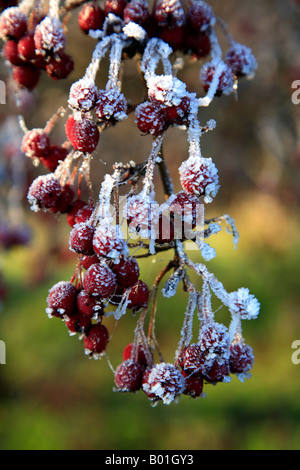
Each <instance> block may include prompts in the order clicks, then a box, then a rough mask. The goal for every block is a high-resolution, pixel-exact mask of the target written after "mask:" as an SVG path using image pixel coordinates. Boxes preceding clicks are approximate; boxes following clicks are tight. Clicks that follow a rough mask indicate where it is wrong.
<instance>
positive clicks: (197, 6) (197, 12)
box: [186, 0, 216, 33]
mask: <svg viewBox="0 0 300 470" xmlns="http://www.w3.org/2000/svg"><path fill="white" fill-rule="evenodd" d="M186 16H187V24H188V27H189V28H190V29H192V30H193V31H194V32H195V33H199V32H200V31H201V32H203V31H207V30H210V28H211V27H212V26H213V25H214V24H215V22H216V18H215V15H214V12H213V9H212V8H211V6H210V5H208V4H207V3H206V2H203V1H199V0H192V1H191V2H190V5H189V8H188V10H187V14H186Z"/></svg>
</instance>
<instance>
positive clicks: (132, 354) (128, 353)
mask: <svg viewBox="0 0 300 470" xmlns="http://www.w3.org/2000/svg"><path fill="white" fill-rule="evenodd" d="M122 358H123V361H126V360H127V359H131V360H133V361H136V362H138V363H139V364H142V365H143V366H144V367H147V358H146V354H145V351H144V349H143V346H142V344H138V345H137V347H134V344H133V343H129V344H127V345H126V346H125V348H124V349H123V353H122Z"/></svg>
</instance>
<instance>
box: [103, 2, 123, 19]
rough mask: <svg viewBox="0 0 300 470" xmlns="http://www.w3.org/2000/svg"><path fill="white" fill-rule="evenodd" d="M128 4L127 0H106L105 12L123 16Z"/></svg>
mask: <svg viewBox="0 0 300 470" xmlns="http://www.w3.org/2000/svg"><path fill="white" fill-rule="evenodd" d="M126 5H127V0H106V2H105V5H104V12H105V15H106V16H107V15H108V14H109V13H113V14H114V15H116V16H120V17H122V16H123V11H124V9H125V7H126Z"/></svg>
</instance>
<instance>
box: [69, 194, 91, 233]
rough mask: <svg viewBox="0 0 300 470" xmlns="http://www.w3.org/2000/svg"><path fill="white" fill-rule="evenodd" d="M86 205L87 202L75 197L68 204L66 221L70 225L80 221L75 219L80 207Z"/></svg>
mask: <svg viewBox="0 0 300 470" xmlns="http://www.w3.org/2000/svg"><path fill="white" fill-rule="evenodd" d="M86 206H88V203H87V202H85V201H82V200H81V199H76V200H75V201H74V202H73V203H72V204H71V206H70V208H69V210H68V215H67V222H68V224H69V225H70V226H71V227H74V225H75V224H76V223H80V222H79V220H76V217H77V216H78V213H79V211H80V209H82V208H84V207H86Z"/></svg>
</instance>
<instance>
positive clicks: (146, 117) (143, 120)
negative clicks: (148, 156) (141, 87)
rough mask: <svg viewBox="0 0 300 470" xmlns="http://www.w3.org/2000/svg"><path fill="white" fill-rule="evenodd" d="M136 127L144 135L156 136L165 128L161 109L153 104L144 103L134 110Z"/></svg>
mask: <svg viewBox="0 0 300 470" xmlns="http://www.w3.org/2000/svg"><path fill="white" fill-rule="evenodd" d="M135 115H136V120H135V122H136V125H137V127H138V128H139V130H140V131H141V132H143V133H144V134H151V135H154V136H157V135H159V134H161V133H162V132H163V131H164V130H165V129H166V127H167V125H166V121H165V118H164V114H163V112H162V109H161V108H160V107H159V106H157V105H156V104H155V103H151V102H149V101H146V102H145V103H142V104H140V105H139V106H137V108H136V110H135Z"/></svg>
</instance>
